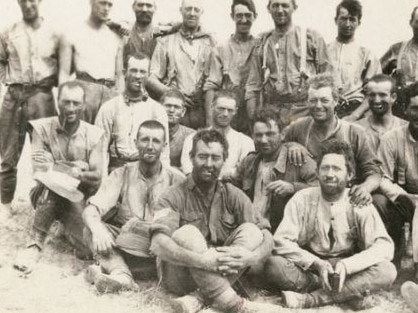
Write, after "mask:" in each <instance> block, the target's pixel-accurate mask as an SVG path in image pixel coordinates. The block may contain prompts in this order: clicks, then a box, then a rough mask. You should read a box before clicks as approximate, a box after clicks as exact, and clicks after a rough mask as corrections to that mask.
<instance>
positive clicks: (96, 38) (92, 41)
mask: <svg viewBox="0 0 418 313" xmlns="http://www.w3.org/2000/svg"><path fill="white" fill-rule="evenodd" d="M90 5H91V12H90V16H89V18H88V20H87V21H85V22H83V23H82V24H81V25H79V27H76V28H75V31H73V32H72V33H69V34H67V36H65V37H64V38H65V40H64V45H63V48H62V49H61V51H60V73H59V80H60V83H63V82H65V81H68V80H69V79H70V76H71V74H72V71H73V70H74V71H75V76H76V78H77V80H78V81H80V82H81V83H82V84H83V86H84V89H85V90H86V104H87V107H86V110H85V112H84V120H85V121H87V122H89V123H91V124H93V123H94V121H95V118H96V114H97V112H98V111H99V109H100V106H101V105H102V104H103V103H104V102H106V101H107V100H109V99H111V98H112V97H113V96H115V95H116V93H117V91H121V88H123V73H122V69H123V40H122V38H121V37H120V36H119V35H117V34H116V33H115V32H113V31H112V30H111V29H110V28H109V27H108V25H107V24H106V22H107V21H108V19H109V13H110V10H111V8H112V6H113V0H90Z"/></svg>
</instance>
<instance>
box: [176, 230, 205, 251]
mask: <svg viewBox="0 0 418 313" xmlns="http://www.w3.org/2000/svg"><path fill="white" fill-rule="evenodd" d="M171 239H173V241H174V242H175V243H177V244H178V245H179V246H180V247H183V248H185V249H187V250H191V251H194V252H198V253H203V252H205V251H206V250H207V243H206V240H205V238H204V237H203V235H202V233H201V232H200V231H199V229H197V228H196V227H195V226H193V225H184V226H182V227H180V228H179V229H177V230H176V231H175V232H174V233H173V235H172V236H171Z"/></svg>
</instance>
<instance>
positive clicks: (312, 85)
mask: <svg viewBox="0 0 418 313" xmlns="http://www.w3.org/2000/svg"><path fill="white" fill-rule="evenodd" d="M308 84H309V89H308V103H309V110H310V114H311V116H309V117H303V118H300V119H299V120H297V121H295V122H294V123H292V124H291V125H289V127H288V129H287V131H286V135H285V141H286V142H288V146H289V157H290V162H291V164H296V165H298V166H301V165H302V164H303V161H304V157H305V156H306V155H308V154H310V155H311V156H313V158H314V159H315V160H318V155H319V151H320V149H321V146H322V144H323V142H324V141H326V140H329V139H337V140H342V141H345V142H347V143H349V144H350V146H351V147H352V149H353V152H354V157H355V161H356V163H355V164H356V170H355V172H354V173H355V175H356V176H355V178H354V179H353V186H352V187H351V189H350V198H351V200H352V201H353V202H354V204H356V205H367V204H370V203H371V202H372V196H371V193H372V192H373V191H375V190H376V189H377V188H378V187H379V184H380V180H381V176H382V175H381V170H380V167H379V166H380V162H379V160H378V159H377V157H376V152H375V151H373V150H372V148H371V145H370V140H369V138H368V137H367V135H366V134H365V131H364V130H363V128H362V127H360V126H358V125H355V124H351V123H349V122H346V121H343V120H340V119H339V118H337V117H336V116H335V106H336V105H337V101H338V89H337V88H336V85H335V80H334V78H333V77H332V76H330V75H327V74H321V75H317V76H314V77H312V78H311V79H310V80H309V82H308ZM290 143H291V144H290Z"/></svg>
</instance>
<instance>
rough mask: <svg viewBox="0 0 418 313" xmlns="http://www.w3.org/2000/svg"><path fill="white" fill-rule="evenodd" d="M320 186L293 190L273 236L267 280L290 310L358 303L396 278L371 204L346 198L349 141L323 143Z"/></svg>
mask: <svg viewBox="0 0 418 313" xmlns="http://www.w3.org/2000/svg"><path fill="white" fill-rule="evenodd" d="M317 164H318V169H317V175H318V179H319V184H320V187H313V188H308V189H304V190H302V191H300V192H298V193H296V194H295V196H294V197H293V198H292V199H291V200H290V201H289V202H288V204H287V205H286V208H285V213H284V217H283V222H282V223H281V224H280V225H279V228H278V229H277V231H276V232H275V234H274V241H275V247H274V249H273V256H271V257H270V258H269V259H268V261H267V264H266V267H265V269H266V273H265V274H266V280H267V281H268V282H269V283H270V284H271V288H274V289H277V290H280V291H282V300H283V304H284V305H285V306H286V307H289V308H311V307H317V306H324V305H330V304H333V303H342V302H348V301H349V302H351V304H352V305H356V307H357V308H359V306H358V305H359V304H361V302H360V303H359V301H361V300H362V299H363V297H364V296H365V295H368V294H369V293H370V292H373V291H378V290H380V289H386V288H389V287H390V286H391V284H392V283H393V282H394V280H395V278H396V274H397V273H396V268H395V266H394V265H393V264H392V263H391V262H390V260H391V259H392V257H393V250H394V246H393V242H392V240H391V239H390V237H389V235H388V234H387V232H386V230H385V226H384V225H383V223H382V220H381V219H380V217H379V214H378V213H377V211H376V209H375V208H374V207H373V205H367V206H366V207H364V208H358V207H357V206H355V205H354V204H353V203H352V202H351V200H350V195H349V193H350V189H349V188H347V186H348V183H349V181H350V180H351V179H352V178H353V177H354V169H355V165H354V155H353V151H352V149H351V147H350V145H349V144H347V143H345V142H340V141H337V140H330V141H328V142H325V143H324V144H323V145H322V147H321V152H320V154H319V156H318V161H317Z"/></svg>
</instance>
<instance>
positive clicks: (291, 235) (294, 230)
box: [273, 193, 319, 271]
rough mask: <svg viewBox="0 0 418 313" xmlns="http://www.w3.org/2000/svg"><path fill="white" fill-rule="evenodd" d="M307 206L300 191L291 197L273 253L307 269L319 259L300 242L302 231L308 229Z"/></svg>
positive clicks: (279, 228)
mask: <svg viewBox="0 0 418 313" xmlns="http://www.w3.org/2000/svg"><path fill="white" fill-rule="evenodd" d="M306 206H307V203H304V201H303V197H301V194H300V193H298V194H296V195H295V196H294V197H293V198H291V199H290V200H289V202H288V203H287V205H286V207H285V209H284V216H283V220H282V222H281V223H280V225H279V227H278V228H277V230H276V232H275V233H274V237H273V239H274V249H273V254H274V255H280V256H282V257H284V258H286V259H288V260H289V261H291V262H293V263H295V264H296V265H298V266H299V267H301V268H302V269H303V270H305V271H306V270H307V269H308V268H309V267H311V265H312V264H313V263H314V262H315V261H316V260H318V259H319V258H318V257H317V256H315V255H313V254H312V253H310V252H308V251H307V250H304V249H302V248H301V247H300V246H299V244H298V241H299V238H300V237H301V236H302V232H303V231H307V230H306V227H305V225H304V223H303V218H302V216H304V215H305V214H304V212H303V209H304V208H305V207H306Z"/></svg>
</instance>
